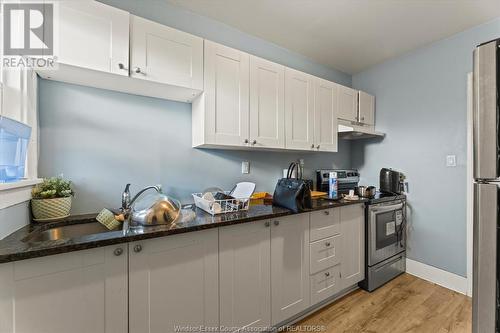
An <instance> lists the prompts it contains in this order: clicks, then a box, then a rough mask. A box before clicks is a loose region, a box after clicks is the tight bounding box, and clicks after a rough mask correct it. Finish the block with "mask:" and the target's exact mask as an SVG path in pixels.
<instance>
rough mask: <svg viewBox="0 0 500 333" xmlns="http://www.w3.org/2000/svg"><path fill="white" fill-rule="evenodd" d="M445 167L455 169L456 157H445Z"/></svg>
mask: <svg viewBox="0 0 500 333" xmlns="http://www.w3.org/2000/svg"><path fill="white" fill-rule="evenodd" d="M446 166H447V167H456V166H457V156H456V155H447V156H446Z"/></svg>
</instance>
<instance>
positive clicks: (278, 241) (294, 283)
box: [271, 214, 310, 325]
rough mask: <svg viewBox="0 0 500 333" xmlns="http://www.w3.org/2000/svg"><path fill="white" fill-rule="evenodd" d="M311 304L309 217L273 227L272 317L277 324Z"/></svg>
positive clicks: (279, 221)
mask: <svg viewBox="0 0 500 333" xmlns="http://www.w3.org/2000/svg"><path fill="white" fill-rule="evenodd" d="M309 305H310V292H309V214H298V215H293V216H287V217H283V218H281V219H277V220H274V221H273V222H272V224H271V318H272V323H273V325H275V324H278V323H280V322H282V321H284V320H285V319H289V318H291V317H293V316H294V315H296V314H298V313H299V312H301V311H303V310H305V309H306V308H307V307H309Z"/></svg>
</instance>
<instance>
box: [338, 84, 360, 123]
mask: <svg viewBox="0 0 500 333" xmlns="http://www.w3.org/2000/svg"><path fill="white" fill-rule="evenodd" d="M338 112H339V116H338V117H339V118H340V119H344V120H349V121H356V122H357V121H358V92H357V90H354V89H352V88H349V87H345V86H341V85H339V103H338Z"/></svg>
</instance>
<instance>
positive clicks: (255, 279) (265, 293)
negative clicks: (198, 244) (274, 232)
mask: <svg viewBox="0 0 500 333" xmlns="http://www.w3.org/2000/svg"><path fill="white" fill-rule="evenodd" d="M270 237H271V231H270V222H269V221H256V222H254V223H246V224H238V225H233V226H228V227H224V228H220V229H219V272H220V273H219V274H220V275H219V286H220V325H221V326H223V327H238V328H241V329H247V330H248V329H249V328H251V327H269V326H270V325H271V275H270V269H271V263H270V260H271V247H270Z"/></svg>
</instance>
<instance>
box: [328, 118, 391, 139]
mask: <svg viewBox="0 0 500 333" xmlns="http://www.w3.org/2000/svg"><path fill="white" fill-rule="evenodd" d="M338 132H339V138H340V139H344V140H360V139H370V138H383V137H384V136H385V133H381V132H377V131H375V129H374V128H373V126H365V125H357V124H356V123H352V122H349V121H343V120H340V119H339V125H338Z"/></svg>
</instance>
